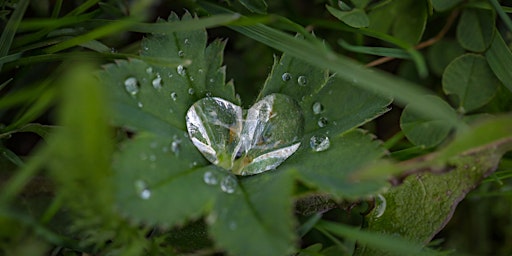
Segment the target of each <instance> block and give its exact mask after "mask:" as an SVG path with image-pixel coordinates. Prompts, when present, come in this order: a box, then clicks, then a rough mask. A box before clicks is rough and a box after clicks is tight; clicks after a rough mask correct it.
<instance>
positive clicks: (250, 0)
mask: <svg viewBox="0 0 512 256" xmlns="http://www.w3.org/2000/svg"><path fill="white" fill-rule="evenodd" d="M238 1H239V2H240V3H241V4H242V5H243V6H245V8H247V9H248V10H249V11H251V12H255V13H260V14H264V13H267V7H268V6H267V3H266V2H265V0H238Z"/></svg>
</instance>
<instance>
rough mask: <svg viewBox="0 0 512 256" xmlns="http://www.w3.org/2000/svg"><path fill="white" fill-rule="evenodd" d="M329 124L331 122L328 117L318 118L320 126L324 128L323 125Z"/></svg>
mask: <svg viewBox="0 0 512 256" xmlns="http://www.w3.org/2000/svg"><path fill="white" fill-rule="evenodd" d="M328 124H329V120H327V118H325V117H320V118H319V119H318V126H319V127H320V128H323V127H325V126H327V125H328Z"/></svg>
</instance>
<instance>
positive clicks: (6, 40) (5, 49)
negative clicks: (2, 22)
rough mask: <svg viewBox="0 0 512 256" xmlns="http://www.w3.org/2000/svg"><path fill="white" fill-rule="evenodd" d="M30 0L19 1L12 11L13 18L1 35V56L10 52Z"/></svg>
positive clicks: (0, 67) (0, 65)
mask: <svg viewBox="0 0 512 256" xmlns="http://www.w3.org/2000/svg"><path fill="white" fill-rule="evenodd" d="M29 2H30V1H29V0H21V1H19V3H18V5H17V8H16V9H15V10H14V11H13V12H12V15H11V18H9V21H8V22H7V25H6V26H5V28H4V31H3V32H2V35H1V36H0V57H3V56H6V55H7V54H8V53H9V49H10V48H11V44H12V41H13V39H14V35H15V34H16V30H17V29H18V25H19V24H20V22H21V19H22V18H23V15H24V14H25V11H26V10H27V7H28V4H29ZM0 70H2V64H1V63H0Z"/></svg>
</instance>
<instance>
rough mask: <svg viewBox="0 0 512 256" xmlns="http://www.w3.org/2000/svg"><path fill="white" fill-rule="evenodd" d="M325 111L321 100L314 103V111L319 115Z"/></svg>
mask: <svg viewBox="0 0 512 256" xmlns="http://www.w3.org/2000/svg"><path fill="white" fill-rule="evenodd" d="M323 111H324V106H323V105H322V104H321V103H320V102H315V103H313V113H314V114H315V115H318V114H320V113H322V112H323Z"/></svg>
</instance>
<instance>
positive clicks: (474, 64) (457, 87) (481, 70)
mask: <svg viewBox="0 0 512 256" xmlns="http://www.w3.org/2000/svg"><path fill="white" fill-rule="evenodd" d="M498 86H499V81H498V79H496V77H495V76H494V74H493V72H492V70H491V68H490V67H489V65H488V64H487V61H486V59H485V58H484V57H483V56H481V55H477V54H471V53H469V54H465V55H462V56H460V57H458V58H456V59H455V60H453V61H452V62H451V63H450V64H449V65H448V66H447V67H446V69H445V71H444V73H443V90H444V91H445V93H446V94H454V95H455V96H457V99H458V101H457V105H458V110H459V111H460V112H462V113H466V112H470V111H473V110H475V109H477V108H479V107H481V106H483V105H485V104H486V103H487V102H489V101H490V100H491V99H492V97H493V96H494V94H495V93H496V90H497V88H498Z"/></svg>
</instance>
